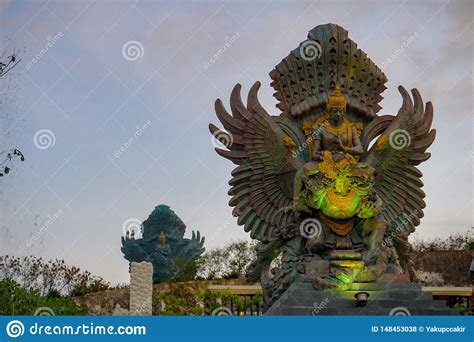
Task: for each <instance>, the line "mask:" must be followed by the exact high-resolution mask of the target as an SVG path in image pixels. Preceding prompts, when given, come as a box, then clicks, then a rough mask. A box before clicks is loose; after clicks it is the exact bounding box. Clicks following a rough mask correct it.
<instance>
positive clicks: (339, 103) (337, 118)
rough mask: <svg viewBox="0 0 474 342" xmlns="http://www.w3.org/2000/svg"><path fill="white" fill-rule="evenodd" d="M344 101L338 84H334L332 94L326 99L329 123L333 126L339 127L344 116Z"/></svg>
mask: <svg viewBox="0 0 474 342" xmlns="http://www.w3.org/2000/svg"><path fill="white" fill-rule="evenodd" d="M346 105H347V102H346V99H345V97H344V95H343V94H342V92H341V89H340V88H339V84H336V86H335V88H334V92H333V93H332V94H331V96H330V97H329V99H328V102H327V109H328V112H329V121H330V122H331V124H332V125H333V126H339V125H340V124H341V123H342V121H343V119H344V117H345V116H346Z"/></svg>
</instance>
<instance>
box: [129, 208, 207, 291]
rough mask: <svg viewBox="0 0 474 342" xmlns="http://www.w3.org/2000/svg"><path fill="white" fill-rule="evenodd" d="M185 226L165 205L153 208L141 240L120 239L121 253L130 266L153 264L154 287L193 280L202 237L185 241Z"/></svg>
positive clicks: (193, 237)
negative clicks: (144, 262)
mask: <svg viewBox="0 0 474 342" xmlns="http://www.w3.org/2000/svg"><path fill="white" fill-rule="evenodd" d="M185 231H186V225H185V224H184V223H183V221H181V219H180V218H179V217H178V216H177V215H176V214H175V213H174V211H173V210H171V209H170V207H168V206H167V205H163V204H161V205H159V206H157V207H155V209H154V210H153V211H152V213H151V214H150V216H148V218H147V219H146V220H145V221H144V222H143V224H142V232H141V235H142V238H140V239H136V238H135V236H134V235H126V236H123V237H122V252H123V254H124V257H125V259H127V260H128V261H130V262H142V261H149V262H151V263H152V264H153V281H154V282H155V283H158V282H164V281H169V280H171V279H178V280H181V281H185V280H191V279H194V277H195V276H196V263H195V262H196V259H197V258H198V257H199V256H200V255H201V254H202V253H204V247H203V245H204V237H202V238H201V234H200V233H199V231H198V232H197V233H194V231H193V232H192V237H191V239H185V238H184V233H185Z"/></svg>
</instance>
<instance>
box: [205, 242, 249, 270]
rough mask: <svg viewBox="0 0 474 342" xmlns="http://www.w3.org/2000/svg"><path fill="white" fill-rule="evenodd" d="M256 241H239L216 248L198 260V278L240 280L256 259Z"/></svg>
mask: <svg viewBox="0 0 474 342" xmlns="http://www.w3.org/2000/svg"><path fill="white" fill-rule="evenodd" d="M255 247H256V243H255V241H237V242H232V243H229V244H227V245H225V246H224V247H223V248H215V249H212V250H210V251H209V252H207V253H205V254H204V255H203V256H202V257H201V258H200V259H199V260H198V276H200V277H202V278H205V279H222V278H238V277H240V276H242V275H244V274H245V272H246V270H247V267H248V266H249V265H250V263H251V262H252V261H253V260H254V259H255V258H256V249H255Z"/></svg>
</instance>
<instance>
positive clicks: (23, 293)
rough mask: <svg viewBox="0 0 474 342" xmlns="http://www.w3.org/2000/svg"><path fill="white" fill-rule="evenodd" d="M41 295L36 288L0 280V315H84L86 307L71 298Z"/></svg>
mask: <svg viewBox="0 0 474 342" xmlns="http://www.w3.org/2000/svg"><path fill="white" fill-rule="evenodd" d="M56 295H57V293H55V294H54V295H53V296H42V295H41V294H40V293H39V291H38V290H35V289H33V290H29V291H27V290H25V289H23V288H22V287H21V286H20V285H19V284H18V283H16V282H15V281H14V280H12V279H3V280H0V315H2V316H6V315H34V314H35V313H37V311H40V313H37V314H48V315H85V314H86V313H87V308H86V307H84V306H81V305H78V304H76V303H74V302H73V301H72V300H71V299H68V298H63V297H57V296H56Z"/></svg>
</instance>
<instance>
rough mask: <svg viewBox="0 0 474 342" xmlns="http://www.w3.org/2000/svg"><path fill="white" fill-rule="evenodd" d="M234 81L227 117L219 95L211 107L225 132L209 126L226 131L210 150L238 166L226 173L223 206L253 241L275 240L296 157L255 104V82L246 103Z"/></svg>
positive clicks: (284, 216)
mask: <svg viewBox="0 0 474 342" xmlns="http://www.w3.org/2000/svg"><path fill="white" fill-rule="evenodd" d="M240 88H241V86H240V84H237V85H236V86H235V87H234V89H233V91H232V94H231V101H230V106H231V109H232V115H230V114H229V113H228V112H227V111H226V109H225V108H224V106H223V104H222V102H221V100H220V99H217V100H216V103H215V109H216V114H217V117H218V118H219V120H220V121H221V123H222V125H223V126H224V128H225V129H226V130H227V132H228V133H226V132H223V131H221V130H219V129H218V128H217V127H216V126H214V125H213V124H210V125H209V129H210V131H211V133H212V134H213V135H214V137H216V138H219V137H220V136H222V134H228V136H227V138H225V139H223V140H225V142H226V147H227V148H228V150H223V149H219V148H216V152H217V153H218V154H219V155H221V156H223V157H224V158H227V159H229V160H231V161H232V162H233V163H234V164H236V165H238V167H236V168H235V169H234V170H233V171H232V179H231V180H230V182H229V184H230V185H231V186H232V187H231V189H230V190H229V195H230V196H232V199H231V200H230V202H229V205H230V206H232V207H234V211H233V214H234V216H238V220H237V223H238V224H239V225H243V226H244V230H245V231H246V232H250V236H251V237H252V238H253V239H257V240H260V241H273V240H276V239H278V237H279V234H280V233H281V228H282V227H285V226H286V225H287V224H288V223H289V222H290V221H291V220H292V218H291V217H290V215H289V214H286V213H284V212H283V211H281V210H280V209H281V208H283V207H285V206H288V205H290V204H291V201H292V179H293V176H294V174H295V171H296V169H297V167H298V165H296V163H298V160H297V159H296V158H293V157H292V156H291V153H290V151H289V150H288V148H287V147H286V145H285V142H284V137H285V133H284V132H283V130H282V129H281V128H280V127H279V125H278V124H277V122H276V119H275V117H272V116H270V115H269V114H268V113H267V112H266V111H265V109H263V107H262V106H261V105H260V103H259V101H258V98H257V92H258V89H259V88H260V82H255V84H254V85H253V86H252V88H251V89H250V92H249V95H248V101H247V107H245V106H244V105H243V103H242V99H241V97H240Z"/></svg>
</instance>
